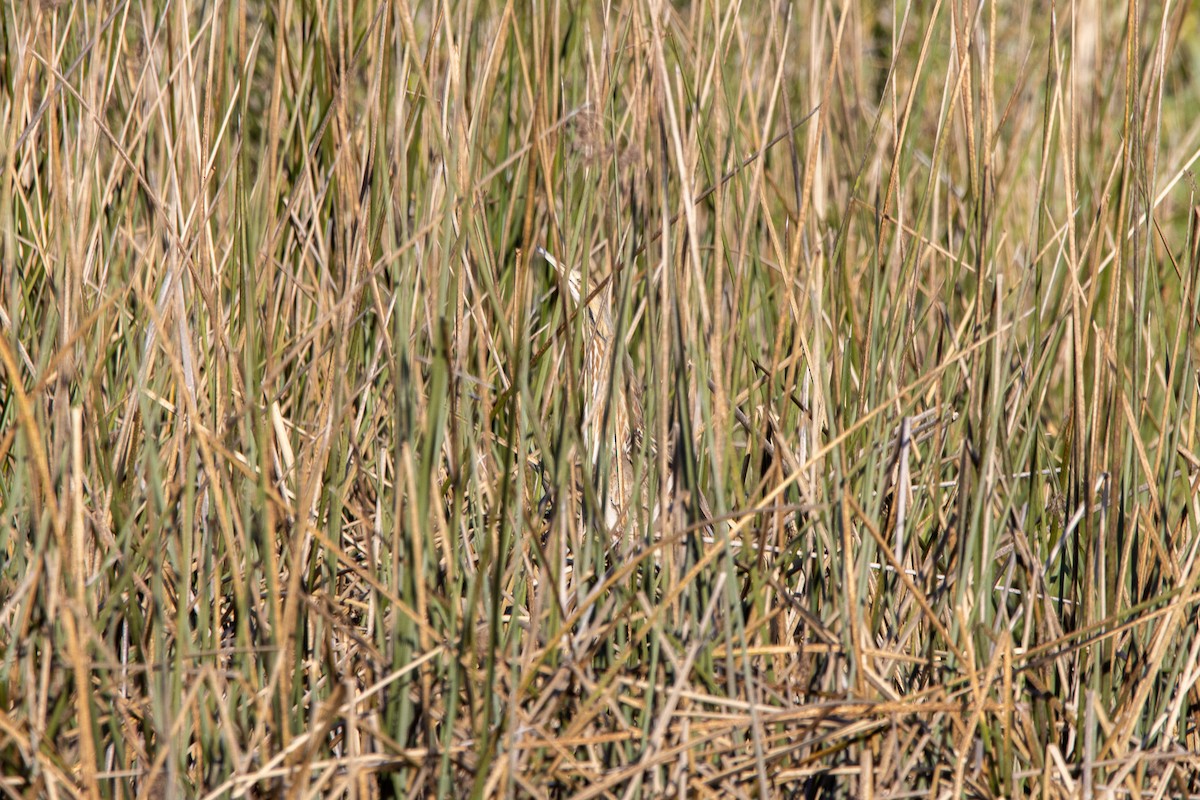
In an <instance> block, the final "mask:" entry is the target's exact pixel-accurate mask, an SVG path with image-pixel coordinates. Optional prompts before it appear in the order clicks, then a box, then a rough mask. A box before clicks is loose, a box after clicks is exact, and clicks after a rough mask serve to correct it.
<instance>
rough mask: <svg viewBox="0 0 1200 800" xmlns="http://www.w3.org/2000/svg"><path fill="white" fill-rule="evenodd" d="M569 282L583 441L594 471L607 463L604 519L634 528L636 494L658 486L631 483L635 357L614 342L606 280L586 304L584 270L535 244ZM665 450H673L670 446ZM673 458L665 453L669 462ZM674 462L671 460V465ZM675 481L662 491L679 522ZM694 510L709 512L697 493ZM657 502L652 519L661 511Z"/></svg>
mask: <svg viewBox="0 0 1200 800" xmlns="http://www.w3.org/2000/svg"><path fill="white" fill-rule="evenodd" d="M537 253H538V255H540V256H541V257H542V258H544V259H545V260H546V261H547V262H548V263H549V264H550V265H551V266H552V267H554V269H555V271H556V272H557V273H558V274H559V276H561V278H562V280H563V281H564V282H565V283H566V284H567V288H568V291H569V292H570V295H571V311H572V312H574V313H583V314H585V315H586V316H585V319H584V324H583V326H582V327H583V339H584V341H583V373H582V380H581V381H580V388H581V390H582V392H583V415H584V416H583V430H582V434H583V435H582V438H583V446H584V450H585V452H586V454H587V459H588V462H589V464H590V465H591V467H592V469H593V474H596V475H599V474H600V470H601V468H602V466H603V465H604V464H606V463H607V475H606V477H607V479H608V482H607V484H606V486H607V492H606V493H605V492H602V499H603V502H604V522H605V525H606V527H607V528H608V530H609V531H610V532H611V531H614V530H615V529H617V528H618V527H619V528H621V529H624V530H630V529H635V528H636V523H637V521H638V519H639V517H638V511H639V508H638V507H635V506H640V503H638V502H637V501H638V498H639V494H640V495H641V496H642V497H647V498H654V497H656V496H657V491H655V490H653V489H652V490H651V491H649V492H645V493H639V492H637V491H636V487H635V486H634V485H633V477H634V468H633V458H634V454H635V451H636V450H637V448H638V446H639V444H640V443H641V441H642V436H643V428H642V403H641V395H642V393H641V385H640V382H639V380H638V378H637V376H636V373H635V372H634V369H633V362H632V360H631V359H630V358H629V354H628V353H627V352H625V349H624V347H618V341H617V336H618V331H617V327H616V325H615V323H614V319H613V313H612V306H613V303H612V297H613V287H612V283H611V281H610V283H609V284H608V285H607V286H606V287H605V288H604V289H603V290H601V291H599V292H596V293H595V296H594V297H592V298H591V299H590V301H588V302H587V303H586V305H584V301H585V300H587V294H586V293H585V291H584V286H583V275H582V274H581V273H580V271H579V270H578V269H571V268H569V267H567V266H566V265H565V264H563V263H561V262H560V261H558V260H557V259H556V258H554V256H552V255H550V254H549V253H547V252H546V251H545V250H544V249H543V248H540V247H539V248H538V249H537ZM648 444H649V445H650V448H649V449H650V452H652V453H653V452H656V451H657V448H656V447H655V442H654V441H653V440H652V439H649V440H648ZM667 452H668V455H670V453H671V451H670V450H668V451H667ZM671 460H672V459H670V458H669V459H668V461H669V462H670V461H671ZM671 466H673V465H671ZM676 486H677V484H676V481H675V479H674V475H673V474H672V471H671V469H670V468H669V469H668V474H667V475H666V487H665V489H666V497H667V502H668V509H669V510H670V511H671V514H670V516H671V517H672V518H675V519H674V520H673V522H679V521H680V520H679V519H678V515H679V513H680V512H681V511H682V507H681V504H680V503H679V501H680V499H681V498H680V497H678V496H677V492H676ZM696 497H697V500H698V510H699V511H700V513H701V515H702V516H703V517H705V518H707V517H708V510H707V504H706V503H705V501H704V498H703V496H702V495H699V494H698V495H697V496H696ZM661 511H662V509H661V508H658V507H655V510H654V513H653V515H652V516H651V520H654V519H657V518H659V516H660V512H661Z"/></svg>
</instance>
